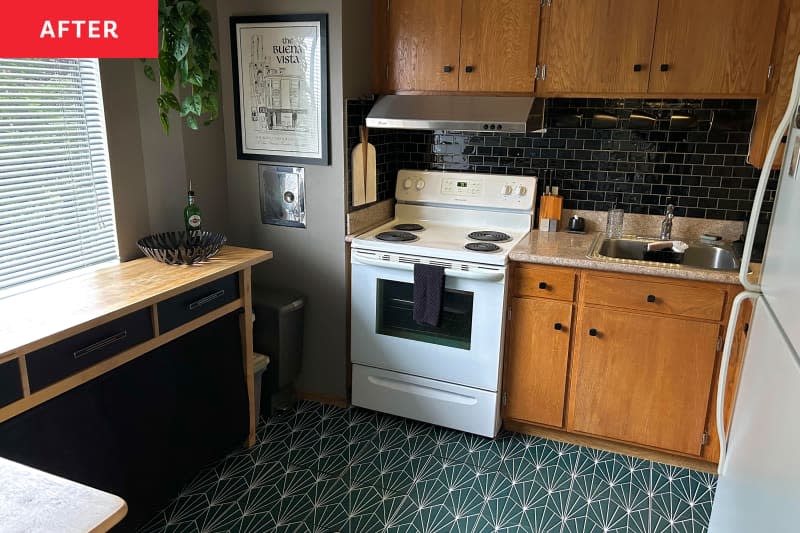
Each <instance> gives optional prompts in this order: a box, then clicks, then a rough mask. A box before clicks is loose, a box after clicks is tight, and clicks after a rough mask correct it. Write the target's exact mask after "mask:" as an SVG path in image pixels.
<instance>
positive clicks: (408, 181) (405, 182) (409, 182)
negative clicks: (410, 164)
mask: <svg viewBox="0 0 800 533" xmlns="http://www.w3.org/2000/svg"><path fill="white" fill-rule="evenodd" d="M413 183H414V182H413V181H411V179H410V178H406V181H404V182H403V188H404V189H410V188H411V185H412V184H413Z"/></svg>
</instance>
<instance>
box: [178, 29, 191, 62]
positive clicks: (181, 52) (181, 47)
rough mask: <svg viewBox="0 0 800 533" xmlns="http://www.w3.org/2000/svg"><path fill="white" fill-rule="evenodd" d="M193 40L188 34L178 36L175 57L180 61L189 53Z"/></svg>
mask: <svg viewBox="0 0 800 533" xmlns="http://www.w3.org/2000/svg"><path fill="white" fill-rule="evenodd" d="M190 42H191V40H190V39H189V37H187V36H186V35H183V34H182V35H181V36H180V37H178V40H177V41H176V42H175V54H174V55H175V59H177V60H178V61H180V60H181V59H183V58H184V57H186V54H188V53H189V44H190Z"/></svg>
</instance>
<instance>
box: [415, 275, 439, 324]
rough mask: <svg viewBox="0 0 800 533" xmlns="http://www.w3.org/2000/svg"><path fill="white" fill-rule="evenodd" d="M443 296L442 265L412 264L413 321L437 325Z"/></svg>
mask: <svg viewBox="0 0 800 533" xmlns="http://www.w3.org/2000/svg"><path fill="white" fill-rule="evenodd" d="M443 297H444V267H440V266H433V265H421V264H419V263H417V264H415V265H414V322H416V323H417V324H423V325H426V326H438V325H439V317H440V315H441V313H442V298H443Z"/></svg>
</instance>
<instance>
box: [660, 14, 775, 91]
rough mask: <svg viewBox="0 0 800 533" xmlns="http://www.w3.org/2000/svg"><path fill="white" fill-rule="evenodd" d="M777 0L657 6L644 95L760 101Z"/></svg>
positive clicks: (768, 59) (770, 49) (773, 30)
mask: <svg viewBox="0 0 800 533" xmlns="http://www.w3.org/2000/svg"><path fill="white" fill-rule="evenodd" d="M779 1H780V0H759V1H758V2H753V1H752V0H703V1H702V2H699V1H697V0H659V2H658V23H657V24H656V33H655V41H654V44H653V59H652V62H653V68H651V69H650V85H649V92H650V93H653V94H659V93H669V94H677V93H687V94H698V95H699V94H731V95H754V96H756V95H763V94H764V93H765V92H766V84H767V73H768V69H769V63H770V56H771V51H772V44H773V38H774V34H775V26H776V22H777V17H778V4H779Z"/></svg>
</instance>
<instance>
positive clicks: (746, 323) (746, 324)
mask: <svg viewBox="0 0 800 533" xmlns="http://www.w3.org/2000/svg"><path fill="white" fill-rule="evenodd" d="M742 329H743V330H744V334H745V335H747V332H748V331H750V323H749V322H745V324H744V327H743V328H742Z"/></svg>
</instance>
